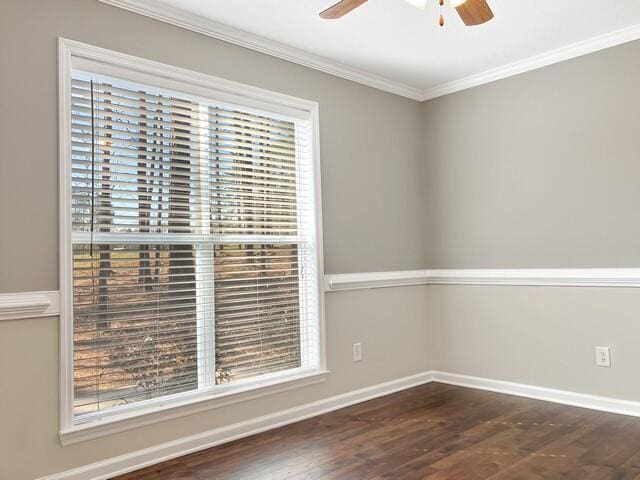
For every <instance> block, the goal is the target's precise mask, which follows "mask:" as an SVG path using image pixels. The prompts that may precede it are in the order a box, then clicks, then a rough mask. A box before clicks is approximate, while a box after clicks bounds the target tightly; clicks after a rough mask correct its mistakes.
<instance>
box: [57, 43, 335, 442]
mask: <svg viewBox="0 0 640 480" xmlns="http://www.w3.org/2000/svg"><path fill="white" fill-rule="evenodd" d="M74 69H79V70H89V71H92V72H93V73H96V74H103V75H107V76H114V77H121V78H128V79H130V80H132V81H139V82H140V83H147V84H149V83H150V81H149V79H150V78H153V83H152V84H153V85H154V86H157V87H159V88H166V89H170V90H176V91H181V92H184V93H187V94H190V95H193V96H196V97H202V98H205V99H216V100H218V101H221V102H226V103H230V104H235V105H241V106H242V107H243V108H248V109H256V110H260V111H269V112H272V113H274V114H282V115H286V116H289V117H294V118H299V119H303V120H306V121H309V123H310V125H311V143H312V145H311V153H310V155H311V163H312V171H313V177H314V178H313V182H312V187H311V188H312V192H311V196H312V201H313V209H312V210H313V211H312V216H313V219H314V221H315V222H314V225H313V233H312V237H313V241H312V248H313V249H314V250H315V259H314V260H315V262H314V269H315V276H316V278H315V282H314V286H315V296H316V298H315V300H316V302H317V309H316V310H317V317H318V318H317V332H318V334H317V349H318V357H319V358H318V361H317V366H314V367H313V368H307V369H297V370H295V371H293V372H287V371H285V372H281V373H276V374H270V375H265V376H261V377H260V378H259V379H257V380H256V381H251V380H248V381H243V382H239V384H238V385H233V384H229V385H223V386H218V387H217V388H215V389H207V390H205V391H193V392H185V393H183V394H178V395H172V396H171V398H170V399H165V400H163V399H162V398H160V399H157V401H155V402H152V403H149V404H146V402H145V405H141V406H136V405H135V404H132V405H131V406H128V407H126V408H119V409H118V410H117V412H116V413H115V414H107V415H105V416H98V417H96V418H95V419H94V420H92V421H89V422H83V423H77V422H74V415H73V283H72V278H73V265H72V260H73V255H72V246H73V245H72V231H71V175H70V172H71V98H70V91H71V75H72V71H73V70H74ZM58 79H59V84H58V87H59V92H58V95H59V96H58V102H59V106H58V108H59V142H60V143H59V146H60V152H59V156H60V158H59V165H60V173H59V176H60V213H59V215H60V222H59V225H60V432H59V437H60V441H61V443H62V444H63V445H70V444H73V443H78V442H81V441H84V440H89V439H92V438H97V437H101V436H104V435H110V434H113V433H116V432H120V431H124V430H129V429H132V428H136V427H140V426H143V425H148V424H151V423H156V422H160V421H164V420H168V419H170V418H177V417H180V416H184V415H191V414H193V413H196V412H200V411H205V410H209V409H212V408H217V407H220V406H223V405H229V404H233V403H237V402H242V401H247V400H251V399H255V398H258V397H261V396H264V395H270V394H274V393H278V392H283V391H287V390H291V389H295V388H300V387H302V386H305V385H311V384H316V383H319V382H323V381H324V380H325V379H326V376H327V374H328V371H327V369H326V349H325V322H324V310H325V309H324V295H323V281H322V279H323V276H324V271H323V270H324V269H323V266H324V261H323V249H322V208H321V205H322V204H321V191H320V184H321V181H320V142H319V114H318V104H317V103H316V102H312V101H309V100H303V99H299V98H295V97H291V96H288V95H283V94H280V93H275V92H271V91H268V90H263V89H260V88H256V87H252V86H248V85H244V84H241V83H237V82H233V81H229V80H224V79H220V78H217V77H213V76H210V75H206V74H202V73H197V72H193V71H190V70H185V69H182V68H178V67H174V66H170V65H166V64H162V63H158V62H154V61H150V60H146V59H143V58H139V57H134V56H131V55H127V54H123V53H120V52H114V51H111V50H107V49H104V48H99V47H94V46H92V45H88V44H84V43H80V42H76V41H73V40H67V39H64V38H59V39H58ZM107 235H108V234H107ZM190 238H191V239H192V240H193V237H192V236H191V237H190Z"/></svg>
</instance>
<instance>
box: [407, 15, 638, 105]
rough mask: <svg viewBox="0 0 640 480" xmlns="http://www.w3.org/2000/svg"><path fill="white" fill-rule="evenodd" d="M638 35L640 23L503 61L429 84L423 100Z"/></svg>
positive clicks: (505, 76)
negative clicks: (430, 85)
mask: <svg viewBox="0 0 640 480" xmlns="http://www.w3.org/2000/svg"><path fill="white" fill-rule="evenodd" d="M639 38H640V25H632V26H630V27H627V28H623V29H621V30H616V31H614V32H609V33H605V34H604V35H600V36H597V37H593V38H589V39H587V40H582V41H580V42H576V43H572V44H570V45H565V46H563V47H560V48H557V49H555V50H549V51H548V52H544V53H541V54H540V55H535V56H533V57H529V58H525V59H523V60H518V61H517V62H513V63H510V64H508V65H502V66H499V67H496V68H493V69H490V70H486V71H484V72H481V73H477V74H475V75H470V76H468V77H465V78H460V79H458V80H454V81H451V82H447V83H444V84H442V85H438V86H435V87H432V88H429V89H427V90H425V91H424V92H422V95H421V96H420V100H421V101H426V100H431V99H432V98H437V97H442V96H444V95H449V94H450V93H455V92H459V91H461V90H467V89H469V88H473V87H477V86H479V85H484V84H485V83H490V82H495V81H496V80H501V79H503V78H507V77H512V76H514V75H519V74H521V73H525V72H530V71H532V70H536V69H538V68H542V67H546V66H549V65H553V64H554V63H559V62H564V61H565V60H570V59H572V58H576V57H581V56H583V55H587V54H589V53H593V52H597V51H599V50H604V49H606V48H610V47H615V46H616V45H621V44H623V43H627V42H631V41H633V40H637V39H639Z"/></svg>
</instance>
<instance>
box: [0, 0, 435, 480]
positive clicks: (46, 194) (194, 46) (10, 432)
mask: <svg viewBox="0 0 640 480" xmlns="http://www.w3.org/2000/svg"><path fill="white" fill-rule="evenodd" d="M1 7H2V8H1V13H0V71H1V74H0V95H1V97H0V105H1V108H0V145H2V153H1V156H0V292H2V293H4V292H21V291H36V290H57V288H58V280H57V278H58V241H57V238H58V226H57V216H58V207H57V202H58V194H57V189H58V131H57V128H58V126H57V68H56V59H57V44H56V41H57V40H56V39H57V37H58V36H62V37H66V38H70V39H73V40H78V41H82V42H86V43H90V44H93V45H97V46H100V47H105V48H109V49H113V50H118V51H122V52H125V53H128V54H132V55H137V56H141V57H144V58H149V59H152V60H157V61H161V62H165V63H168V64H171V65H177V66H180V67H184V68H188V69H192V70H195V71H199V72H204V73H208V74H212V75H216V76H219V77H222V78H226V79H230V80H236V81H240V82H243V83H247V84H250V85H254V86H258V87H263V88H267V89H270V90H274V91H278V92H282V93H286V94H290V95H294V96H298V97H302V98H306V99H310V100H315V101H317V102H319V104H320V122H321V123H320V129H321V150H322V177H323V178H322V180H323V181H322V189H323V214H324V256H325V269H326V272H327V273H341V272H359V271H376V270H403V269H416V268H421V267H423V266H424V251H423V248H422V240H421V234H422V224H421V222H422V221H423V219H424V216H423V215H422V207H423V203H422V201H421V198H422V186H421V183H420V182H421V179H420V175H421V163H422V157H423V143H422V139H421V122H422V107H421V105H420V104H419V103H418V102H414V101H412V100H408V99H405V98H401V97H397V96H394V95H391V94H388V93H383V92H381V91H378V90H374V89H371V88H368V87H364V86H361V85H358V84H355V83H353V82H349V81H346V80H342V79H339V78H336V77H332V76H330V75H326V74H323V73H320V72H317V71H315V70H311V69H307V68H304V67H300V66H297V65H294V64H291V63H287V62H285V61H281V60H277V59H275V58H272V57H269V56H266V55H263V54H260V53H257V52H254V51H250V50H246V49H243V48H240V47H236V46H233V45H230V44H226V43H224V42H219V41H216V40H214V39H211V38H209V37H205V36H201V35H197V34H195V33H191V32H188V31H186V30H182V29H179V28H175V27H171V26H169V25H166V24H163V23H160V22H156V21H153V20H150V19H148V18H145V17H142V16H138V15H135V14H132V13H128V12H125V11H124V10H120V9H117V8H114V7H110V6H107V5H104V4H101V3H98V2H97V1H94V0H56V1H53V0H39V1H34V0H8V1H7V0H3V1H2V6H1ZM362 172H366V175H361V173H362ZM425 301H426V295H425V287H412V288H400V289H389V290H385V291H384V292H375V293H374V292H338V293H332V294H328V295H327V296H326V302H327V304H326V311H327V313H326V322H327V354H328V367H329V369H330V370H331V374H330V375H329V379H328V381H327V382H326V383H323V384H321V385H316V386H312V387H306V388H302V389H300V390H297V391H295V392H288V393H287V394H281V395H277V396H273V397H268V398H263V399H261V400H257V401H251V402H246V403H242V404H238V405H236V406H231V407H225V408H223V409H219V410H214V411H210V412H207V413H202V414H198V415H192V416H189V417H185V418H182V419H178V420H173V421H168V422H164V423H161V424H156V425H153V426H149V427H145V428H141V429H137V430H135V431H130V432H125V433H121V434H117V435H114V436H110V437H105V438H101V439H98V440H95V441H90V442H85V443H82V444H78V445H72V446H69V447H64V448H63V447H61V446H60V444H59V441H58V438H57V431H58V318H45V319H33V320H16V321H4V322H0V392H2V394H1V395H0V426H1V427H0V452H1V455H0V458H1V460H0V479H7V480H9V479H10V480H32V479H33V478H35V477H39V476H41V475H44V474H49V473H54V472H58V471H63V470H67V469H70V468H73V467H77V466H80V465H84V464H87V463H91V462H95V461H98V460H102V459H105V458H109V457H112V456H115V455H119V454H123V453H127V452H130V451H133V450H136V449H140V448H144V447H148V446H151V445H155V444H158V443H161V442H165V441H170V440H174V439H176V438H180V437H182V436H185V435H190V434H194V433H198V432H202V431H205V430H208V429H212V428H215V427H219V426H223V425H227V424H230V423H233V422H236V421H238V420H240V419H243V420H246V419H248V418H251V417H253V416H259V415H264V414H267V413H269V412H274V411H278V410H281V409H285V408H288V407H291V406H295V405H299V404H302V403H306V402H311V401H315V400H319V399H322V398H326V397H329V396H333V395H337V394H340V393H345V392H348V391H351V390H355V389H358V388H362V387H366V386H370V385H374V384H377V383H381V382H385V381H389V380H393V379H397V378H400V377H403V376H407V375H412V374H415V373H419V372H422V371H425V370H428V369H429V365H428V353H427V352H426V351H425V350H424V348H423V341H424V339H425V338H427V337H428V331H427V325H426V322H425V321H424V319H425V317H426V303H425ZM389 319H393V322H389ZM390 339H392V341H390ZM356 341H359V342H362V344H363V355H364V358H363V362H362V363H358V364H354V363H353V362H352V360H351V351H352V350H351V345H352V344H353V343H354V342H356ZM17 366H18V367H17Z"/></svg>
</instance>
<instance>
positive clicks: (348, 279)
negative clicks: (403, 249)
mask: <svg viewBox="0 0 640 480" xmlns="http://www.w3.org/2000/svg"><path fill="white" fill-rule="evenodd" d="M429 272H430V270H405V271H397V272H367V273H340V274H334V275H325V276H324V288H325V291H326V292H334V291H337V290H358V289H363V288H384V287H401V286H409V285H426V284H428V283H429Z"/></svg>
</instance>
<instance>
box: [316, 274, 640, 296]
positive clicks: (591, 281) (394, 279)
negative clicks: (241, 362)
mask: <svg viewBox="0 0 640 480" xmlns="http://www.w3.org/2000/svg"><path fill="white" fill-rule="evenodd" d="M324 283H325V291H326V292H332V291H337V290H354V289H363V288H383V287H397V286H403V285H505V286H509V285H515V286H548V287H634V288H637V287H640V268H512V269H450V270H437V269H433V270H409V271H399V272H369V273H343V274H336V275H325V282H324Z"/></svg>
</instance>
